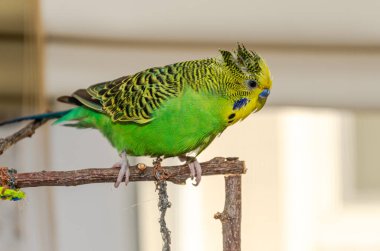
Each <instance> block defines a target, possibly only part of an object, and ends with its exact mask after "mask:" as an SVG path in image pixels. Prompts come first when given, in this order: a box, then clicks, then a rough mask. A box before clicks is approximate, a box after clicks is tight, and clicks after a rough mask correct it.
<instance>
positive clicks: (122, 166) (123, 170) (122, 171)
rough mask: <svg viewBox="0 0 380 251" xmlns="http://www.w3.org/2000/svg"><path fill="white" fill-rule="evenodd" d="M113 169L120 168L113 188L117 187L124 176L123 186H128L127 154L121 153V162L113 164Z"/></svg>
mask: <svg viewBox="0 0 380 251" xmlns="http://www.w3.org/2000/svg"><path fill="white" fill-rule="evenodd" d="M113 167H120V171H119V174H118V176H117V179H116V182H115V184H114V186H115V188H117V187H119V185H120V183H121V182H122V181H123V177H124V176H125V185H128V183H129V176H130V171H129V163H128V159H127V154H126V153H125V151H123V152H122V153H121V162H119V163H116V164H114V165H113Z"/></svg>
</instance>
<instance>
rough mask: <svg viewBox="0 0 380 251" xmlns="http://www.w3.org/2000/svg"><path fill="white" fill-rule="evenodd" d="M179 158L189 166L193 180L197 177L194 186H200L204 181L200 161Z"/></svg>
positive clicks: (191, 158)
mask: <svg viewBox="0 0 380 251" xmlns="http://www.w3.org/2000/svg"><path fill="white" fill-rule="evenodd" d="M178 158H179V160H180V161H187V165H188V166H189V169H190V177H191V179H192V180H193V179H194V177H195V183H193V185H194V186H198V185H199V183H200V182H201V179H202V168H201V164H199V162H198V160H197V159H196V158H194V157H187V156H179V157H178Z"/></svg>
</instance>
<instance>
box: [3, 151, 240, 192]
mask: <svg viewBox="0 0 380 251" xmlns="http://www.w3.org/2000/svg"><path fill="white" fill-rule="evenodd" d="M138 166H139V167H140V169H139V168H138ZM141 166H144V165H142V164H139V165H137V166H132V167H131V169H130V170H131V175H130V178H129V179H130V181H154V180H156V177H155V174H154V171H153V167H151V166H146V168H145V170H143V171H141V169H142V168H141ZM201 167H202V176H205V175H218V174H223V175H229V174H243V173H245V172H246V169H245V165H244V161H240V160H238V159H237V158H223V157H216V158H213V159H212V160H210V161H207V162H203V163H201ZM163 168H164V170H165V172H166V173H167V174H168V177H167V179H166V180H167V181H170V182H173V183H175V184H184V183H185V181H186V179H188V178H189V177H190V171H189V168H188V166H187V165H185V164H184V165H179V166H166V167H163ZM118 173H119V168H90V169H82V170H74V171H41V172H32V173H17V174H14V180H15V185H16V187H17V188H23V187H40V186H77V185H84V184H90V183H105V182H115V180H116V178H117V175H118ZM3 185H5V184H3Z"/></svg>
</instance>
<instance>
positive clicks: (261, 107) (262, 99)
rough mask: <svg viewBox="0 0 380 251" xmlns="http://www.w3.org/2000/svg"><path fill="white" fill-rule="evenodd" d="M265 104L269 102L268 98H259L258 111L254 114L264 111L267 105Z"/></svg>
mask: <svg viewBox="0 0 380 251" xmlns="http://www.w3.org/2000/svg"><path fill="white" fill-rule="evenodd" d="M265 102H267V98H262V97H260V96H259V98H258V99H257V106H256V110H255V111H254V112H258V111H260V110H261V109H263V107H264V105H265Z"/></svg>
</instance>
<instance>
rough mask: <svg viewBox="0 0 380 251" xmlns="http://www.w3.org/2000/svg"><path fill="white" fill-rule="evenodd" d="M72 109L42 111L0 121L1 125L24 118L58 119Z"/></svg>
mask: <svg viewBox="0 0 380 251" xmlns="http://www.w3.org/2000/svg"><path fill="white" fill-rule="evenodd" d="M70 111H71V109H70V110H66V111H60V112H48V113H42V114H37V115H31V116H25V117H19V118H15V119H10V120H6V121H3V122H0V126H3V125H7V124H13V123H17V122H20V121H24V120H41V119H57V118H60V117H62V116H64V115H66V114H67V113H68V112H70Z"/></svg>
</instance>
